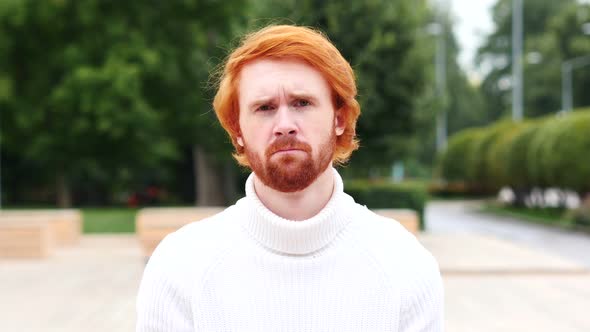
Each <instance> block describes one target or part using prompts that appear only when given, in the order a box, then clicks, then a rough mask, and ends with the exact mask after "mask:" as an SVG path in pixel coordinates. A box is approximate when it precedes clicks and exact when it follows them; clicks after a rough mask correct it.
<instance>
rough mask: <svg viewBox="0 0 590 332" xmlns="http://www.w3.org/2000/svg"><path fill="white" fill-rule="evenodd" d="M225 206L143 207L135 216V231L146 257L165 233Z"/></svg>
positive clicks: (221, 209)
mask: <svg viewBox="0 0 590 332" xmlns="http://www.w3.org/2000/svg"><path fill="white" fill-rule="evenodd" d="M224 209H225V207H188V208H145V209H141V210H139V212H138V213H137V216H136V218H135V232H136V234H137V235H138V236H139V242H140V244H141V247H142V249H143V252H144V254H145V256H146V257H149V256H151V255H152V252H153V251H154V249H156V247H157V246H158V244H159V243H160V241H162V240H163V239H164V237H166V235H168V234H170V233H172V232H174V231H176V230H177V229H179V228H181V227H182V226H184V225H186V224H189V223H191V222H193V221H198V220H202V219H205V218H207V217H210V216H212V215H214V214H217V213H219V212H221V211H223V210H224Z"/></svg>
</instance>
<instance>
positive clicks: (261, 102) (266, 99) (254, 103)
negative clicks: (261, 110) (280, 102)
mask: <svg viewBox="0 0 590 332" xmlns="http://www.w3.org/2000/svg"><path fill="white" fill-rule="evenodd" d="M274 99H275V98H274V97H261V98H258V99H255V100H253V101H252V102H251V103H249V104H248V109H255V108H257V107H258V106H261V105H264V104H268V103H270V102H272V101H273V100H274Z"/></svg>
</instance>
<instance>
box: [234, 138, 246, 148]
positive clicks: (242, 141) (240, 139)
mask: <svg viewBox="0 0 590 332" xmlns="http://www.w3.org/2000/svg"><path fill="white" fill-rule="evenodd" d="M236 142H238V145H239V146H241V147H244V140H243V139H242V136H238V137H236Z"/></svg>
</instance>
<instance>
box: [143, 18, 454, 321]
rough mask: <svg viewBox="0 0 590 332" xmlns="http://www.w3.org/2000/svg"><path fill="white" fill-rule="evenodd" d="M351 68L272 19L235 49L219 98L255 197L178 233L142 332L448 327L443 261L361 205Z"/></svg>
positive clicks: (161, 253)
mask: <svg viewBox="0 0 590 332" xmlns="http://www.w3.org/2000/svg"><path fill="white" fill-rule="evenodd" d="M356 94H357V90H356V84H355V79H354V74H353V71H352V68H351V66H350V65H349V63H348V62H347V61H346V60H345V59H344V58H343V57H342V55H341V54H340V52H339V51H338V50H337V49H336V48H335V47H334V45H332V44H331V43H330V41H328V39H327V38H326V37H324V36H323V35H322V34H321V33H320V32H318V31H316V30H313V29H309V28H304V27H296V26H270V27H266V28H264V29H262V30H260V31H258V32H255V33H253V34H250V35H247V36H246V37H245V38H244V39H243V41H242V43H241V45H240V46H239V47H238V48H237V49H235V50H234V51H233V53H231V55H230V56H229V58H228V59H227V61H226V63H225V67H224V69H223V73H222V75H221V79H220V83H219V89H218V91H217V95H216V96H215V100H214V102H213V106H214V108H215V111H216V114H217V116H218V118H219V120H220V122H221V124H222V125H223V127H224V128H225V130H226V131H227V132H228V133H229V136H230V137H231V140H232V142H233V145H234V147H235V149H236V151H235V153H234V156H235V158H236V159H237V161H238V162H239V163H240V164H241V165H244V166H247V167H249V168H250V169H251V170H252V173H251V174H250V176H249V178H248V180H247V182H246V197H244V198H242V199H240V200H239V201H237V202H236V204H235V205H233V206H230V207H229V208H227V209H226V210H225V211H223V212H221V213H219V214H217V215H215V216H213V217H211V218H208V219H205V220H202V221H199V222H194V223H191V224H189V225H187V226H185V227H183V228H182V229H180V230H178V231H176V232H175V233H172V234H170V235H168V236H167V237H166V238H165V239H164V240H163V241H162V242H161V243H160V245H159V246H158V247H157V249H156V250H155V252H154V253H153V255H152V257H151V258H150V260H149V262H148V264H147V266H146V269H145V272H144V275H143V280H142V282H141V286H140V289H139V294H138V298H137V315H138V316H137V319H138V321H137V331H141V332H144V331H145V332H147V331H154V332H155V331H400V332H403V331H413V332H414V331H416V332H417V331H442V330H443V286H442V281H441V276H440V272H439V269H438V265H437V263H436V261H435V259H434V258H433V256H432V255H431V254H430V253H429V252H427V251H426V250H425V249H424V248H423V247H422V246H421V245H420V243H419V242H418V241H417V239H416V238H415V237H414V236H413V235H412V234H410V233H409V232H407V231H406V230H405V229H404V228H403V227H402V226H401V225H400V224H399V223H397V222H395V221H393V220H391V219H386V218H384V217H380V216H378V215H376V214H374V213H373V212H371V211H370V210H368V209H367V208H366V207H365V206H362V205H359V204H356V203H355V202H354V200H353V199H352V197H350V196H349V195H347V194H346V193H345V192H344V191H343V184H342V178H341V177H340V175H339V174H338V172H337V171H336V170H335V169H334V168H333V165H338V164H342V163H344V162H345V161H346V160H347V159H348V158H349V156H350V155H351V153H352V151H353V150H355V149H357V147H358V141H357V140H356V138H355V126H356V121H357V118H358V116H359V113H360V107H359V104H358V102H357V100H356Z"/></svg>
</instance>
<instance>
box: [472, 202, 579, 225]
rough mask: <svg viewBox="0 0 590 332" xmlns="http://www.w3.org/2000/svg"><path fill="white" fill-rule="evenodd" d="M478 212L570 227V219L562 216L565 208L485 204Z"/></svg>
mask: <svg viewBox="0 0 590 332" xmlns="http://www.w3.org/2000/svg"><path fill="white" fill-rule="evenodd" d="M480 212H484V213H491V214H496V215H500V216H507V217H514V218H518V219H522V220H527V221H532V222H536V223H540V224H545V225H552V226H559V227H564V228H572V227H573V226H574V224H573V222H572V220H569V219H567V218H565V217H564V214H565V210H564V209H558V208H537V209H529V208H520V207H511V206H500V205H497V204H492V203H488V204H485V205H484V206H483V207H482V209H481V210H480Z"/></svg>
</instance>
